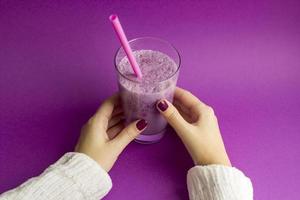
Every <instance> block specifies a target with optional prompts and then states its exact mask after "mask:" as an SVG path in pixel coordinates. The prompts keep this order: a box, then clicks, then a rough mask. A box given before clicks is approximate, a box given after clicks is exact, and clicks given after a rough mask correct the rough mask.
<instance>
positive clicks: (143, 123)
mask: <svg viewBox="0 0 300 200" xmlns="http://www.w3.org/2000/svg"><path fill="white" fill-rule="evenodd" d="M147 125H148V123H147V122H146V120H144V119H141V120H140V121H138V123H136V127H137V129H139V130H140V131H141V130H143V129H144V128H146V126H147Z"/></svg>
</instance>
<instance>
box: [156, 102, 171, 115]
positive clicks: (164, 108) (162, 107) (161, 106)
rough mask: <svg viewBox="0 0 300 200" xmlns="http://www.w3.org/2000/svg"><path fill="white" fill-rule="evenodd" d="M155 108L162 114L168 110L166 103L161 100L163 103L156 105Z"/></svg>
mask: <svg viewBox="0 0 300 200" xmlns="http://www.w3.org/2000/svg"><path fill="white" fill-rule="evenodd" d="M157 107H158V109H159V110H161V111H163V112H164V111H165V110H167V109H168V107H169V106H168V103H167V102H166V101H165V100H163V101H161V102H159V103H158V105H157Z"/></svg>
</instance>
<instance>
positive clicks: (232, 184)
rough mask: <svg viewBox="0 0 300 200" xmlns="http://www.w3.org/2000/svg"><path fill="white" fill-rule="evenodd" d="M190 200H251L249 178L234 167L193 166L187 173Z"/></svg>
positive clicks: (251, 192) (251, 191)
mask: <svg viewBox="0 0 300 200" xmlns="http://www.w3.org/2000/svg"><path fill="white" fill-rule="evenodd" d="M187 185H188V191H189V197H190V200H200V199H201V200H202V199H203V200H204V199H205V200H211V199H213V200H225V199H226V200H227V199H230V200H252V199H253V189H252V184H251V181H250V179H249V178H247V177H246V176H245V175H244V174H243V173H242V172H241V171H240V170H238V169H236V168H234V167H227V166H221V165H207V166H195V167H193V168H191V169H190V170H189V171H188V175H187Z"/></svg>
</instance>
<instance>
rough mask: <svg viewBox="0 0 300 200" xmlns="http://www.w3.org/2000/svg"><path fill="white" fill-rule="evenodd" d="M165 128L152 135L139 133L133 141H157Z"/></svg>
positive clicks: (163, 133)
mask: <svg viewBox="0 0 300 200" xmlns="http://www.w3.org/2000/svg"><path fill="white" fill-rule="evenodd" d="M165 132H166V129H164V130H162V131H160V132H158V133H156V134H152V135H139V136H137V137H136V138H135V140H134V141H135V142H137V143H140V144H153V143H156V142H159V141H160V140H161V139H162V138H163V137H164V135H165Z"/></svg>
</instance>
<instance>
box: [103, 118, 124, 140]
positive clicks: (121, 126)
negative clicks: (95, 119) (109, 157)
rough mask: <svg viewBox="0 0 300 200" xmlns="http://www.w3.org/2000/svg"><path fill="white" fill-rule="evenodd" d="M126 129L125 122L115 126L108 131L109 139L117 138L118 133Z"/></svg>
mask: <svg viewBox="0 0 300 200" xmlns="http://www.w3.org/2000/svg"><path fill="white" fill-rule="evenodd" d="M124 128H125V124H124V121H121V122H119V123H118V124H116V125H115V126H113V127H111V128H110V129H108V131H107V135H108V138H109V139H110V140H111V139H113V138H115V137H116V135H118V133H120V132H121V131H122V130H123V129H124Z"/></svg>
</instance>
